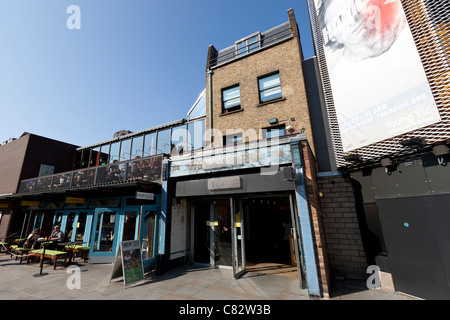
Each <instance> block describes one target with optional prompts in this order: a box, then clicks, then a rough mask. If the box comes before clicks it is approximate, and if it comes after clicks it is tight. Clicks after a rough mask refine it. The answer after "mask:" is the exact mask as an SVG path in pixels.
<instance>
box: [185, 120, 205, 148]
mask: <svg viewBox="0 0 450 320" xmlns="http://www.w3.org/2000/svg"><path fill="white" fill-rule="evenodd" d="M205 131H206V128H205V120H199V121H194V122H190V123H189V124H188V137H187V150H188V151H193V150H198V149H204V148H205Z"/></svg>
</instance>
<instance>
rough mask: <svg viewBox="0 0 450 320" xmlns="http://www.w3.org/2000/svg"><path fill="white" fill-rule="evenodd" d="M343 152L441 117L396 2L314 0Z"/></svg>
mask: <svg viewBox="0 0 450 320" xmlns="http://www.w3.org/2000/svg"><path fill="white" fill-rule="evenodd" d="M314 2H315V5H316V10H317V12H316V14H317V21H318V24H319V28H320V31H321V36H322V38H323V45H324V53H325V58H326V63H327V68H328V73H329V77H330V84H331V90H332V95H333V100H334V105H335V110H336V116H337V120H338V124H339V130H340V134H341V138H342V145H343V150H344V152H348V151H351V150H354V149H357V148H361V147H364V146H367V145H369V144H373V143H376V142H379V141H382V140H385V139H389V138H392V137H395V136H397V135H400V134H404V133H406V132H410V131H413V130H416V129H419V128H422V127H425V126H428V125H430V124H433V123H437V122H439V121H440V120H441V118H440V115H439V112H438V109H437V106H436V103H435V101H434V98H433V96H432V93H431V89H430V86H429V84H428V80H427V78H426V75H425V71H424V68H423V65H422V62H421V60H420V57H419V53H418V51H417V48H416V46H415V44H414V40H413V37H412V34H411V30H410V28H409V26H408V23H407V21H406V16H405V13H404V11H403V8H402V5H401V3H400V1H399V0H314Z"/></svg>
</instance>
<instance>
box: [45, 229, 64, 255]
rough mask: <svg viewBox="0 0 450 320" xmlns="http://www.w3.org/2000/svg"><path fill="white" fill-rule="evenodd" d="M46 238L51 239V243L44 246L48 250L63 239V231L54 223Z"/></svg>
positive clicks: (54, 247) (53, 248)
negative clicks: (50, 232)
mask: <svg viewBox="0 0 450 320" xmlns="http://www.w3.org/2000/svg"><path fill="white" fill-rule="evenodd" d="M48 239H49V240H50V241H51V243H50V244H47V246H46V248H47V249H49V250H55V249H56V245H57V243H58V242H63V241H64V232H62V231H61V229H60V227H59V226H58V225H56V226H55V227H54V228H53V231H52V234H51V235H50V237H49V238H48Z"/></svg>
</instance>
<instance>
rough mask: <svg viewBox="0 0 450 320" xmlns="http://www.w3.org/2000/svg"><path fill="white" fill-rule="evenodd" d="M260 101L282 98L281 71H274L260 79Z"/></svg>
mask: <svg viewBox="0 0 450 320" xmlns="http://www.w3.org/2000/svg"><path fill="white" fill-rule="evenodd" d="M258 86H259V101H260V103H263V102H267V101H270V100H274V99H277V98H281V82H280V73H279V72H276V73H272V74H269V75H266V76H263V77H260V78H259V79H258Z"/></svg>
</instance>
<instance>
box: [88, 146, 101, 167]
mask: <svg viewBox="0 0 450 320" xmlns="http://www.w3.org/2000/svg"><path fill="white" fill-rule="evenodd" d="M99 156H100V147H96V148H93V149H92V152H91V159H90V160H89V167H95V166H97V165H98V161H99Z"/></svg>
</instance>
